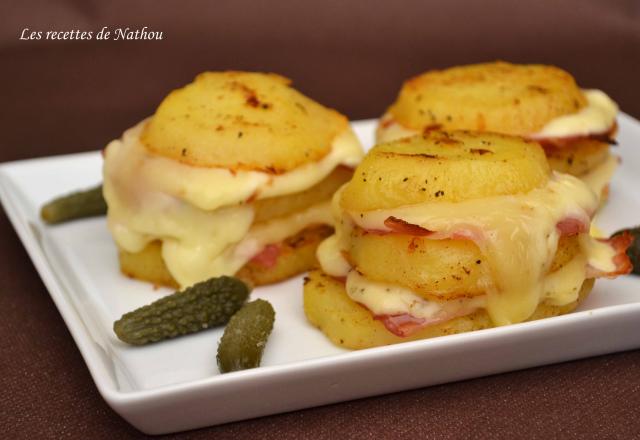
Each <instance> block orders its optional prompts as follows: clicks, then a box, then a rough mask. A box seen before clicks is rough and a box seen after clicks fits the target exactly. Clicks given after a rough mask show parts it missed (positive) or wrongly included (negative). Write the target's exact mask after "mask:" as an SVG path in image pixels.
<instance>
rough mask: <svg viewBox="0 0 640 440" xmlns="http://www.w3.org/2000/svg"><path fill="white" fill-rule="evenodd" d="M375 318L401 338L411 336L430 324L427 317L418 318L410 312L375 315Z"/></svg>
mask: <svg viewBox="0 0 640 440" xmlns="http://www.w3.org/2000/svg"><path fill="white" fill-rule="evenodd" d="M373 318H374V319H377V320H378V321H380V322H382V324H383V325H384V326H385V327H386V328H387V330H389V331H390V332H391V333H393V334H394V335H396V336H400V337H401V338H406V337H407V336H411V335H412V334H413V333H415V332H417V331H418V330H420V329H422V328H424V327H426V326H427V325H428V323H427V320H426V319H424V318H416V317H414V316H411V315H409V314H408V313H403V314H401V315H374V317H373Z"/></svg>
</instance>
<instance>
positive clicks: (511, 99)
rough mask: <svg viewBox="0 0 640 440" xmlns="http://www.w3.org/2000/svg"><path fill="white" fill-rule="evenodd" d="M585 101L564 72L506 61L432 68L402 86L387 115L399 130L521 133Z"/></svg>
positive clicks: (580, 106) (538, 126)
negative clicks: (402, 128) (393, 120)
mask: <svg viewBox="0 0 640 440" xmlns="http://www.w3.org/2000/svg"><path fill="white" fill-rule="evenodd" d="M586 104H587V101H586V99H585V97H584V95H583V94H582V91H581V90H580V88H579V87H578V86H577V84H576V82H575V80H574V79H573V77H572V76H571V75H570V74H569V73H567V72H565V71H564V70H562V69H559V68H557V67H553V66H545V65H538V64H530V65H516V64H511V63H505V62H493V63H484V64H474V65H469V66H461V67H453V68H450V69H445V70H434V71H430V72H426V73H424V74H422V75H419V76H416V77H414V78H411V79H409V80H408V81H406V82H405V83H404V85H403V86H402V89H401V90H400V94H399V96H398V98H397V100H396V102H395V103H394V104H393V105H392V106H391V107H390V108H389V110H388V113H389V114H391V116H392V117H393V118H394V119H395V120H396V121H397V122H398V123H400V124H401V125H402V126H404V127H406V128H409V129H412V130H417V131H423V130H425V129H430V128H434V127H438V128H441V129H445V130H454V129H466V130H479V131H494V132H498V133H508V134H518V135H524V134H529V133H535V132H537V131H539V130H540V129H541V128H542V127H543V126H544V125H545V124H546V123H547V122H549V121H550V120H551V119H554V118H556V117H558V116H562V115H566V114H569V113H575V112H577V111H579V110H580V109H581V108H583V107H584V106H585V105H586Z"/></svg>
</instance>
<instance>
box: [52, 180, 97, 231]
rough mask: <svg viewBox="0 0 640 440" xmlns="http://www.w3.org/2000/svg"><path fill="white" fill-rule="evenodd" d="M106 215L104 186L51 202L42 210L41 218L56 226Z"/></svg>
mask: <svg viewBox="0 0 640 440" xmlns="http://www.w3.org/2000/svg"><path fill="white" fill-rule="evenodd" d="M106 213H107V203H106V202H105V200H104V197H103V195H102V185H99V186H96V187H95V188H91V189H87V190H85V191H76V192H74V193H71V194H67V195H65V196H62V197H58V198H56V199H54V200H51V201H50V202H48V203H47V204H45V205H44V206H43V207H42V209H41V210H40V217H42V219H43V220H44V221H45V222H47V223H49V224H56V223H62V222H66V221H69V220H75V219H78V218H84V217H93V216H96V215H105V214H106Z"/></svg>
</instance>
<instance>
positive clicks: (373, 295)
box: [323, 267, 485, 320]
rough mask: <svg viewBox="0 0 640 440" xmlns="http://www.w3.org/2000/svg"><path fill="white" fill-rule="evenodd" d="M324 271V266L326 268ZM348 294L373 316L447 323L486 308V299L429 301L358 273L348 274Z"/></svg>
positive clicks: (409, 291) (403, 289)
mask: <svg viewBox="0 0 640 440" xmlns="http://www.w3.org/2000/svg"><path fill="white" fill-rule="evenodd" d="M323 270H324V267H323ZM346 291H347V295H348V296H349V297H350V298H351V299H352V300H354V301H356V302H358V303H360V304H362V305H364V306H365V307H366V308H367V309H369V310H370V311H371V313H373V314H374V315H377V316H381V315H402V314H405V313H407V314H409V315H411V316H414V317H416V318H423V319H426V320H446V319H450V318H452V317H455V316H461V315H466V314H468V313H472V312H473V311H475V310H476V309H478V308H480V307H483V306H484V302H485V298H484V297H482V296H480V297H475V298H471V299H466V298H463V299H456V300H450V301H430V300H426V299H424V298H422V297H421V296H419V295H417V294H416V293H414V292H413V291H411V290H410V289H407V288H404V287H401V286H396V285H394V284H387V283H380V282H376V281H371V280H369V279H367V278H366V277H364V276H362V275H361V274H359V273H358V272H357V271H356V270H351V271H349V275H348V276H347V283H346Z"/></svg>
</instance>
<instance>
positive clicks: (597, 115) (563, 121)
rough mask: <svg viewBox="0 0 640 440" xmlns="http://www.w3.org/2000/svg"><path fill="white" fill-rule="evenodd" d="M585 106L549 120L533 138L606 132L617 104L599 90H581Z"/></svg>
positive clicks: (614, 114)
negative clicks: (585, 101)
mask: <svg viewBox="0 0 640 440" xmlns="http://www.w3.org/2000/svg"><path fill="white" fill-rule="evenodd" d="M582 93H583V94H584V96H585V98H587V105H586V107H584V108H582V109H581V110H580V111H578V112H577V113H572V114H570V115H565V116H560V117H558V118H555V119H553V120H551V121H549V122H548V123H547V124H546V125H545V126H544V127H542V130H540V131H539V132H537V133H535V134H533V135H532V136H531V137H532V138H533V139H544V138H557V137H572V136H586V135H589V134H595V133H606V132H607V131H609V129H611V127H612V126H613V124H614V122H615V121H616V115H617V114H618V106H617V105H616V103H615V102H613V100H612V99H611V98H609V97H608V96H607V94H606V93H604V92H603V91H601V90H583V91H582Z"/></svg>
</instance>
